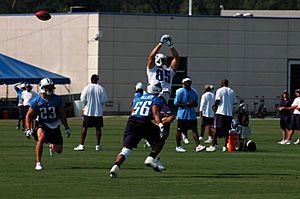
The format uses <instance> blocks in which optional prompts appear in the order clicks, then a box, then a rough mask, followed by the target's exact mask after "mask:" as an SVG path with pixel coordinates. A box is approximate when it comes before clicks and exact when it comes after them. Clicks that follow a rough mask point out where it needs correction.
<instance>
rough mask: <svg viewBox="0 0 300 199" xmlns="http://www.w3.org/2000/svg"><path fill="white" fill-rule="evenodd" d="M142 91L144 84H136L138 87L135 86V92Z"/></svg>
mask: <svg viewBox="0 0 300 199" xmlns="http://www.w3.org/2000/svg"><path fill="white" fill-rule="evenodd" d="M140 89H143V83H142V82H138V83H136V85H135V90H136V91H137V90H140Z"/></svg>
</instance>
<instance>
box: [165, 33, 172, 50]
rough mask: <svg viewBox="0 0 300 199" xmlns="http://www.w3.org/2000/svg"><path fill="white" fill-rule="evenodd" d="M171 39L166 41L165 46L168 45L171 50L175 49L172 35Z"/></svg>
mask: <svg viewBox="0 0 300 199" xmlns="http://www.w3.org/2000/svg"><path fill="white" fill-rule="evenodd" d="M168 36H169V37H168V38H167V39H166V41H165V44H167V45H168V46H169V47H170V48H173V47H174V46H173V42H172V38H171V37H170V35H168Z"/></svg>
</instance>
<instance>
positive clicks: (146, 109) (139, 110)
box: [131, 93, 164, 120]
mask: <svg viewBox="0 0 300 199" xmlns="http://www.w3.org/2000/svg"><path fill="white" fill-rule="evenodd" d="M163 104H164V102H163V100H162V99H160V98H158V97H157V96H156V95H153V94H149V93H146V94H144V95H143V96H141V97H140V98H137V99H136V100H134V102H133V105H132V107H133V111H132V113H131V116H132V117H137V118H143V119H150V120H151V119H152V118H153V117H152V106H153V105H157V106H158V107H159V108H161V107H162V106H163Z"/></svg>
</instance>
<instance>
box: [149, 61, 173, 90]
mask: <svg viewBox="0 0 300 199" xmlns="http://www.w3.org/2000/svg"><path fill="white" fill-rule="evenodd" d="M175 73H176V72H175V71H174V70H173V69H172V68H171V66H168V67H166V66H163V67H158V66H156V65H155V66H154V67H153V68H151V69H149V68H148V67H147V76H148V82H151V81H153V80H158V81H160V83H161V87H162V91H168V92H171V88H172V79H173V77H174V75H175Z"/></svg>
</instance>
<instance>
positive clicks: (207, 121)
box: [201, 116, 215, 127]
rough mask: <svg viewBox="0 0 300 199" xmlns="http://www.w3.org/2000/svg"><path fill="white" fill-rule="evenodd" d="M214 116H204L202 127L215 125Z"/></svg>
mask: <svg viewBox="0 0 300 199" xmlns="http://www.w3.org/2000/svg"><path fill="white" fill-rule="evenodd" d="M214 120H215V119H214V118H213V117H205V116H203V117H202V123H201V127H206V126H207V125H210V126H213V125H214Z"/></svg>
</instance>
